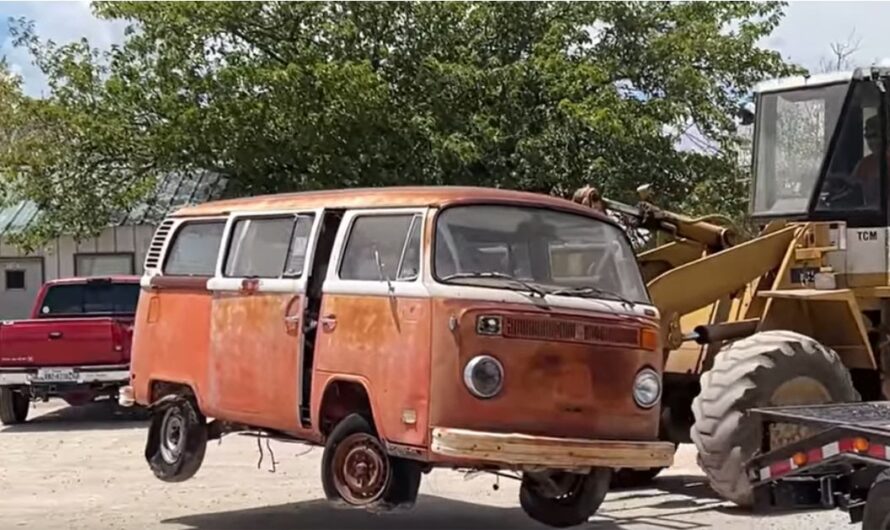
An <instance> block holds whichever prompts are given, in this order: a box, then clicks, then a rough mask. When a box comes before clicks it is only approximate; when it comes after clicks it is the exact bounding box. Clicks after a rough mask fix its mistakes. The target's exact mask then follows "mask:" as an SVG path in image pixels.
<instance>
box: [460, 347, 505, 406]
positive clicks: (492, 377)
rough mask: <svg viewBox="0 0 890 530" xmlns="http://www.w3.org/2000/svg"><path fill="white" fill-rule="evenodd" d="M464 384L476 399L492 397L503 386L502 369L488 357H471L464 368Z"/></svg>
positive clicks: (495, 361) (494, 360) (497, 362)
mask: <svg viewBox="0 0 890 530" xmlns="http://www.w3.org/2000/svg"><path fill="white" fill-rule="evenodd" d="M464 384H465V385H467V389H468V390H469V391H470V393H471V394H473V395H474V396H476V397H478V398H482V399H488V398H491V397H494V396H496V395H497V394H498V392H500V391H501V388H503V386H504V367H503V366H502V365H501V363H500V362H499V361H498V360H497V359H495V358H494V357H492V356H490V355H479V356H477V357H473V358H472V359H470V362H468V363H467V366H466V367H465V368H464Z"/></svg>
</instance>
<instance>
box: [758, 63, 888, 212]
mask: <svg viewBox="0 0 890 530" xmlns="http://www.w3.org/2000/svg"><path fill="white" fill-rule="evenodd" d="M888 79H890V70H883V69H868V70H862V69H860V70H857V71H855V72H852V73H835V74H826V75H822V76H812V77H807V78H792V79H782V80H777V81H771V82H768V83H764V84H762V85H761V86H760V87H759V89H758V92H757V99H756V116H755V124H754V160H753V167H752V169H753V175H754V186H753V197H752V217H753V218H754V219H756V220H759V221H761V222H763V223H765V222H767V221H769V220H772V219H776V218H779V219H787V220H798V221H842V222H844V223H846V226H847V228H862V227H886V226H888V222H887V221H888V197H887V192H888V186H887V161H888V156H887V154H886V153H887V152H888V150H887V145H888V139H887V130H888V127H890V124H888V120H887V94H886V92H885V91H884V86H885V84H887V83H886V81H887V80H888ZM881 153H885V154H884V156H881Z"/></svg>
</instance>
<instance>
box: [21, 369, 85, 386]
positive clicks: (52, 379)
mask: <svg viewBox="0 0 890 530" xmlns="http://www.w3.org/2000/svg"><path fill="white" fill-rule="evenodd" d="M31 381H33V382H35V383H66V382H69V381H77V372H75V371H74V370H73V369H71V368H38V369H37V374H36V375H35V376H34V377H32V378H31Z"/></svg>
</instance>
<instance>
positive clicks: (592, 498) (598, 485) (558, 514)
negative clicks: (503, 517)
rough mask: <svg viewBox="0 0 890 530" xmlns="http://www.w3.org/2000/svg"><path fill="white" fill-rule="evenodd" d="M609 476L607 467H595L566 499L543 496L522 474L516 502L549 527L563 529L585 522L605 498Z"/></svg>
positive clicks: (530, 515)
mask: <svg viewBox="0 0 890 530" xmlns="http://www.w3.org/2000/svg"><path fill="white" fill-rule="evenodd" d="M611 475H612V471H611V470H610V469H608V468H595V469H594V470H593V471H591V472H590V474H589V475H586V476H585V477H584V478H583V483H582V484H581V485H580V487H579V488H578V490H577V491H576V493H574V494H573V495H572V496H571V497H569V498H552V497H546V496H543V495H541V494H539V493H537V492H536V490H535V487H534V486H533V484H532V483H531V482H530V480H529V479H528V477H527V476H523V478H522V486H520V488H519V504H520V505H521V506H522V510H523V511H524V512H525V513H526V515H528V516H529V517H531V518H532V519H534V520H535V521H538V522H539V523H543V524H546V525H548V526H553V527H556V528H566V527H569V526H577V525H580V524H584V523H586V522H587V520H588V519H590V518H591V517H592V516H593V515H594V514H595V513H596V511H597V510H598V509H599V507H600V505H601V504H602V503H603V500H605V498H606V493H608V492H609V482H610V480H611Z"/></svg>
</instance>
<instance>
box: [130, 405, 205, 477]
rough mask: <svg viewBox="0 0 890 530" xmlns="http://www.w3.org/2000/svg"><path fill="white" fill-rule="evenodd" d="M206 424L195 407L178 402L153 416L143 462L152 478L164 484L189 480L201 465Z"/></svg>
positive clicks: (154, 413)
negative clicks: (148, 468)
mask: <svg viewBox="0 0 890 530" xmlns="http://www.w3.org/2000/svg"><path fill="white" fill-rule="evenodd" d="M206 448H207V421H206V420H205V418H204V416H203V415H202V414H201V412H200V411H199V410H198V406H197V405H196V404H195V403H194V402H193V401H192V400H191V399H187V398H181V399H177V400H176V401H174V402H172V403H170V404H168V405H167V406H165V407H162V408H160V409H159V410H155V411H153V413H152V418H151V424H150V425H149V428H148V441H147V443H146V446H145V459H146V460H147V461H148V465H149V467H150V468H151V470H152V472H153V473H154V475H155V476H156V477H157V478H159V479H161V480H163V481H164V482H182V481H185V480H188V479H190V478H192V477H193V476H194V475H195V473H197V472H198V469H199V468H200V467H201V464H202V463H203V462H204V452H205V450H206Z"/></svg>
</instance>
